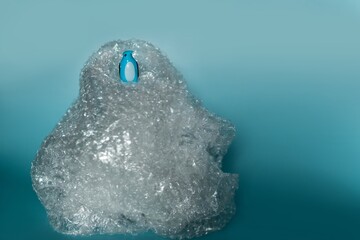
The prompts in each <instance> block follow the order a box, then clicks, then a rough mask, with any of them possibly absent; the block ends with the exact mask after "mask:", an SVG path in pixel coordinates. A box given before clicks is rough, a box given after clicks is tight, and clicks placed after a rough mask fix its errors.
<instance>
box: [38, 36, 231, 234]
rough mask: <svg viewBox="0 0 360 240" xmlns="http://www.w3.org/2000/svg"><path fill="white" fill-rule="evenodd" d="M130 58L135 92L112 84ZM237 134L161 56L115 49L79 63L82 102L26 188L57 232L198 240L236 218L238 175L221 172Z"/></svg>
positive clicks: (129, 44)
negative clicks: (81, 65)
mask: <svg viewBox="0 0 360 240" xmlns="http://www.w3.org/2000/svg"><path fill="white" fill-rule="evenodd" d="M128 49H131V50H133V51H134V52H133V57H134V58H135V59H136V60H137V62H138V64H139V72H140V75H139V82H138V83H137V84H123V83H122V82H121V81H119V70H118V67H119V61H120V60H121V58H122V53H123V52H124V51H125V50H128ZM234 135H235V129H234V126H233V125H232V124H231V123H229V122H228V121H226V120H223V119H221V118H219V117H218V116H216V115H214V114H212V113H209V112H208V111H207V110H206V109H205V108H204V107H203V106H202V105H201V104H200V102H199V101H198V100H197V99H195V98H194V97H193V96H192V95H191V94H190V93H189V91H188V90H187V87H186V83H185V81H184V80H183V78H182V76H181V74H180V73H179V72H178V71H177V70H176V69H175V68H174V66H173V65H172V64H171V63H170V61H169V60H168V59H167V58H166V57H165V56H164V55H163V54H162V53H161V52H160V51H159V49H157V48H155V47H154V46H153V45H152V44H150V43H148V42H145V41H140V40H129V41H113V42H110V43H107V44H105V45H104V46H102V47H101V48H100V49H99V50H98V51H97V52H96V53H94V54H93V55H92V56H91V57H90V59H89V60H88V62H87V63H86V64H85V66H84V68H83V70H82V72H81V75H80V95H79V97H78V98H77V100H76V101H75V102H74V104H73V105H72V106H71V107H70V108H69V110H68V111H67V113H66V114H65V116H64V117H63V119H62V120H61V121H60V122H59V123H58V124H57V126H56V127H55V129H54V130H53V131H52V132H51V134H50V135H49V136H48V137H47V138H46V139H45V140H44V142H43V144H42V146H41V148H40V149H39V151H38V153H37V155H36V158H35V160H34V161H33V163H32V169H31V176H32V181H33V187H34V189H35V191H36V193H37V194H38V197H39V199H40V200H41V202H42V203H43V205H44V206H45V208H46V210H47V213H48V216H49V219H50V222H51V224H52V226H53V227H54V228H55V229H56V230H57V231H59V232H61V233H65V234H73V235H78V234H79V235H89V234H97V233H108V234H115V233H131V234H136V233H139V232H144V231H149V230H150V231H154V232H156V233H157V234H159V235H162V236H165V237H171V238H191V237H195V236H201V235H204V234H206V233H208V232H211V231H214V230H218V229H221V228H222V227H223V226H224V225H225V224H226V223H227V222H228V221H229V220H230V218H231V217H232V215H233V214H234V212H235V204H234V194H235V191H236V189H237V186H238V176H237V175H236V174H229V173H224V172H222V171H221V161H222V158H223V156H224V154H225V153H226V151H227V148H228V146H229V144H230V143H231V141H232V139H233V138H234Z"/></svg>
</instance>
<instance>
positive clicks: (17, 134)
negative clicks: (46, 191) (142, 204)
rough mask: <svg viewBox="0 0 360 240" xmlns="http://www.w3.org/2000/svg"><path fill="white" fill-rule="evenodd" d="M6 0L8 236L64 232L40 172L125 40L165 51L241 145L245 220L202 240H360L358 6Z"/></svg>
mask: <svg viewBox="0 0 360 240" xmlns="http://www.w3.org/2000/svg"><path fill="white" fill-rule="evenodd" d="M132 2H133V3H130V1H97V2H95V1H61V2H60V1H59V2H57V3H55V2H51V1H12V0H5V1H4V0H2V1H0V194H1V195H0V230H1V231H0V239H2V240H3V239H4V240H5V239H52V240H55V239H148V238H157V236H156V235H154V234H150V233H149V234H144V235H140V236H138V237H129V236H122V235H115V236H94V237H69V236H65V235H62V234H59V233H56V232H55V231H53V230H52V228H51V226H50V225H49V223H48V221H47V218H46V213H45V210H44V208H43V207H42V205H41V204H40V202H39V201H38V199H37V197H36V195H35V193H34V192H33V190H32V187H31V179H30V172H29V171H30V164H31V161H32V159H33V157H34V155H35V153H36V151H37V149H38V148H39V146H40V144H41V142H42V140H43V139H44V137H45V136H46V135H47V134H48V133H49V132H50V131H51V130H52V128H53V127H54V126H55V124H56V123H57V122H58V121H59V119H60V118H61V116H62V115H63V114H64V113H65V111H66V109H67V108H68V107H69V105H70V104H71V103H72V101H73V100H74V99H75V98H76V96H77V94H78V89H79V85H78V76H79V72H80V70H81V68H82V65H83V64H84V62H85V61H86V60H87V58H88V57H89V56H90V54H92V53H93V52H94V51H95V50H96V49H97V48H99V47H100V46H101V45H102V44H104V43H105V42H107V41H110V40H114V39H128V38H133V37H134V38H141V39H145V40H149V41H151V42H153V43H154V44H155V45H157V46H158V47H160V48H161V49H162V50H163V51H164V52H165V53H166V54H167V55H168V57H169V58H170V59H171V60H172V62H173V63H174V64H175V66H176V67H177V68H178V69H179V70H180V71H181V72H182V73H183V74H184V76H185V78H186V79H187V81H188V84H189V87H190V89H191V90H192V92H193V93H194V94H195V95H196V96H197V97H199V98H200V99H202V101H203V103H204V105H205V106H206V107H208V108H209V109H210V110H211V111H213V112H216V113H218V114H219V115H221V116H223V117H225V118H227V119H229V120H231V121H232V122H233V123H234V124H235V125H236V127H237V130H238V132H237V136H236V139H235V141H234V142H233V144H232V146H231V148H230V151H229V153H228V155H227V156H226V158H225V163H224V170H225V171H228V172H233V173H238V174H240V189H239V190H238V192H237V197H236V204H237V213H236V215H235V217H234V218H233V220H232V221H231V222H230V223H229V224H228V225H227V226H226V227H225V228H224V229H223V230H222V231H219V232H216V233H212V234H210V235H208V236H206V237H204V238H202V239H235V238H237V239H246V240H247V239H260V240H263V239H276V240H281V239H284V240H286V239H291V240H297V239H299V240H300V239H306V240H308V239H316V240H321V239H324V240H325V239H356V240H358V239H360V107H359V103H360V94H359V93H360V3H359V2H358V1H356V0H303V1H295V0H287V1H285V0H273V1H269V0H238V1H177V2H173V1H145V0H144V1H140V0H139V1H132Z"/></svg>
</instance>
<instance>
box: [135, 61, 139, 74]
mask: <svg viewBox="0 0 360 240" xmlns="http://www.w3.org/2000/svg"><path fill="white" fill-rule="evenodd" d="M135 63H136V76H137V78H139V64H138V62H137V61H135Z"/></svg>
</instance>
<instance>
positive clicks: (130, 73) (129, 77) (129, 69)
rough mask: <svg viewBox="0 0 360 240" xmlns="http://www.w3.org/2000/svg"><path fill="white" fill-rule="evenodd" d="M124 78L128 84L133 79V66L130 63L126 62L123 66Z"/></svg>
mask: <svg viewBox="0 0 360 240" xmlns="http://www.w3.org/2000/svg"><path fill="white" fill-rule="evenodd" d="M125 78H126V80H127V81H128V82H132V81H133V80H134V78H135V66H134V64H133V63H132V62H127V63H126V65H125Z"/></svg>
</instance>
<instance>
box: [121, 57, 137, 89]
mask: <svg viewBox="0 0 360 240" xmlns="http://www.w3.org/2000/svg"><path fill="white" fill-rule="evenodd" d="M132 53H133V51H131V50H127V51H125V52H123V57H122V59H121V61H120V63H119V75H120V80H121V81H122V82H124V83H132V82H133V83H137V82H138V80H139V65H138V63H137V61H136V60H135V59H134V57H133V56H132Z"/></svg>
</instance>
